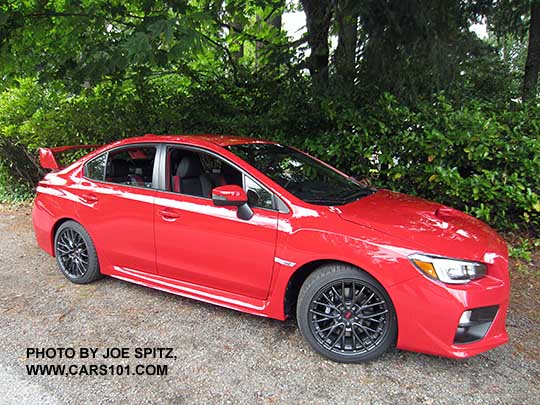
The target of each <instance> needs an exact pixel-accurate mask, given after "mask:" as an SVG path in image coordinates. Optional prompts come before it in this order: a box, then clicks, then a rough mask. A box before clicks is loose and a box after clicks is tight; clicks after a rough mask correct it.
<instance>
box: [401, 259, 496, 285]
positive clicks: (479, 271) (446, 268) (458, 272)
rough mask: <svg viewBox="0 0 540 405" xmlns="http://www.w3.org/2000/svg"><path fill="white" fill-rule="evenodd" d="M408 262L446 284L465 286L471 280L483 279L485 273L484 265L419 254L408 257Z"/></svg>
mask: <svg viewBox="0 0 540 405" xmlns="http://www.w3.org/2000/svg"><path fill="white" fill-rule="evenodd" d="M409 260H410V261H411V262H412V263H413V264H414V265H415V267H416V268H418V269H419V270H421V271H422V272H423V273H424V274H426V275H428V276H429V277H431V278H434V279H437V280H441V281H442V282H443V283H448V284H466V283H468V282H469V281H471V280H475V279H477V278H480V277H483V276H484V275H485V274H486V271H487V267H486V265H485V264H484V263H478V262H468V261H464V260H456V259H448V258H445V257H439V256H429V255H423V254H419V253H415V254H413V255H410V256H409Z"/></svg>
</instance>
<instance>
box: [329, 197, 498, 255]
mask: <svg viewBox="0 0 540 405" xmlns="http://www.w3.org/2000/svg"><path fill="white" fill-rule="evenodd" d="M338 208H339V209H338V210H337V211H338V213H339V215H340V216H341V217H342V218H343V219H344V220H346V221H349V222H353V223H356V224H359V225H363V226H367V227H370V228H372V229H376V230H377V231H379V232H384V233H387V234H390V235H392V236H394V237H397V238H399V239H402V240H407V241H408V242H412V244H413V246H415V248H417V249H418V250H419V251H422V252H424V253H431V254H438V255H442V256H449V257H456V258H461V259H468V260H477V261H487V262H490V261H491V260H492V259H491V258H490V255H502V256H506V254H507V250H506V244H505V242H504V241H503V240H502V239H501V238H500V237H499V236H498V235H497V233H496V232H495V231H494V230H493V229H491V228H490V227H489V226H488V225H486V224H484V223H483V222H482V221H479V220H477V219H476V218H473V217H471V216H470V215H467V214H465V213H463V212H461V211H458V210H456V209H453V208H449V207H446V206H444V205H442V204H439V203H435V202H431V201H427V200H424V199H421V198H418V197H413V196H409V195H406V194H401V193H396V192H392V191H389V190H379V191H377V192H376V193H374V194H372V195H370V196H369V197H365V198H362V199H360V200H357V201H355V202H352V203H350V204H347V205H342V206H339V207H338ZM409 244H410V243H409Z"/></svg>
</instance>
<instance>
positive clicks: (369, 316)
mask: <svg viewBox="0 0 540 405" xmlns="http://www.w3.org/2000/svg"><path fill="white" fill-rule="evenodd" d="M387 312H388V310H387V309H385V310H384V311H382V312H379V313H376V314H370V315H365V316H362V315H361V316H360V317H361V318H363V319H369V318H374V317H376V316H381V315H384V314H386V313H387Z"/></svg>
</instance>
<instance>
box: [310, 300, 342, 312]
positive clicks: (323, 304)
mask: <svg viewBox="0 0 540 405" xmlns="http://www.w3.org/2000/svg"><path fill="white" fill-rule="evenodd" d="M313 303H314V304H316V305H322V306H323V307H326V308H330V309H333V310H335V311H338V309H337V308H336V306H335V305H333V304H325V303H324V302H319V301H314V302H313Z"/></svg>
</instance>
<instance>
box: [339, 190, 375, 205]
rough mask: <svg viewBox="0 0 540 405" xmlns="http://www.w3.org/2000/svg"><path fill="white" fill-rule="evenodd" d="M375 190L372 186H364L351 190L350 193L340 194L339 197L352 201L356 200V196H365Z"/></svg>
mask: <svg viewBox="0 0 540 405" xmlns="http://www.w3.org/2000/svg"><path fill="white" fill-rule="evenodd" d="M375 191H376V190H375V189H373V188H368V187H365V188H362V189H360V190H357V191H353V192H352V193H350V194H346V195H344V196H340V198H341V199H343V200H344V201H345V202H346V203H347V202H352V201H355V200H358V198H360V197H367V196H368V195H371V194H373V193H374V192H375Z"/></svg>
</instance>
